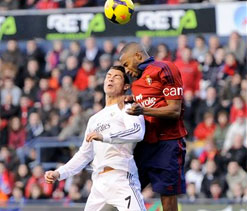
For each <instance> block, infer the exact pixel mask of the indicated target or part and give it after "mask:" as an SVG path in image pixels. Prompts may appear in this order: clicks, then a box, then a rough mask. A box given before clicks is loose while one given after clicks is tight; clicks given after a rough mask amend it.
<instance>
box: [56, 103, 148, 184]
mask: <svg viewBox="0 0 247 211" xmlns="http://www.w3.org/2000/svg"><path fill="white" fill-rule="evenodd" d="M130 106H131V105H130V104H128V105H125V107H124V109H122V110H120V109H119V107H118V105H117V104H114V105H111V106H106V107H105V108H104V109H102V110H101V111H99V112H98V113H96V114H95V115H93V116H92V117H91V118H90V119H89V121H88V126H87V129H86V132H85V135H84V141H83V143H82V146H81V147H80V149H79V151H78V152H77V153H76V154H75V155H74V156H73V158H71V160H70V161H69V162H68V163H66V164H65V165H64V166H61V167H60V168H58V169H57V171H58V172H59V174H60V178H59V180H63V179H66V178H68V177H70V176H72V175H75V174H77V173H79V172H80V171H81V170H82V169H83V168H85V167H86V165H87V164H89V163H90V162H91V161H92V163H91V165H92V167H93V175H97V174H98V173H100V172H101V171H103V169H104V167H106V166H109V167H112V168H114V169H117V170H124V171H126V172H130V173H132V174H137V167H136V165H135V161H134V158H133V149H134V147H135V145H136V143H137V142H139V141H142V140H143V137H144V133H145V121H144V117H143V116H142V115H139V116H133V115H128V114H127V113H126V109H127V108H130ZM93 131H96V132H99V133H101V134H102V135H103V142H101V141H92V142H87V141H86V136H87V134H88V133H90V132H93ZM123 142H124V143H123Z"/></svg>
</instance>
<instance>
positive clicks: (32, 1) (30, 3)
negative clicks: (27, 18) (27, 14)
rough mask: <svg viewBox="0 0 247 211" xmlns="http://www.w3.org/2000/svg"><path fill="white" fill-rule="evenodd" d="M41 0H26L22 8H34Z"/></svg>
mask: <svg viewBox="0 0 247 211" xmlns="http://www.w3.org/2000/svg"><path fill="white" fill-rule="evenodd" d="M38 1H39V0H25V1H24V2H23V5H22V7H21V9H33V8H34V7H35V5H36V3H37V2H38Z"/></svg>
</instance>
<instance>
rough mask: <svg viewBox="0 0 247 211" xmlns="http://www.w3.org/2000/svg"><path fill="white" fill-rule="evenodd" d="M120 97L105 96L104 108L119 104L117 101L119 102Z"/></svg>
mask: <svg viewBox="0 0 247 211" xmlns="http://www.w3.org/2000/svg"><path fill="white" fill-rule="evenodd" d="M121 98H122V95H121V96H106V100H105V102H106V103H105V104H106V106H111V105H114V104H117V103H119V101H120V100H121Z"/></svg>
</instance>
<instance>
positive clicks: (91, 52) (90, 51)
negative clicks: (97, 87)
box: [83, 37, 101, 67]
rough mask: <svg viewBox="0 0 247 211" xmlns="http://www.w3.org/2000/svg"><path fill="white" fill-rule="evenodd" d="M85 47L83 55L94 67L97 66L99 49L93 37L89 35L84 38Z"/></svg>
mask: <svg viewBox="0 0 247 211" xmlns="http://www.w3.org/2000/svg"><path fill="white" fill-rule="evenodd" d="M85 48H86V49H85V52H84V55H83V57H86V58H87V59H88V60H90V61H92V62H93V64H94V65H95V66H96V67H98V65H99V57H100V55H101V50H100V49H99V47H98V46H97V44H96V40H95V38H94V37H89V38H87V39H86V40H85Z"/></svg>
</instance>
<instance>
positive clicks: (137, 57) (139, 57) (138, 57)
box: [135, 52, 142, 61]
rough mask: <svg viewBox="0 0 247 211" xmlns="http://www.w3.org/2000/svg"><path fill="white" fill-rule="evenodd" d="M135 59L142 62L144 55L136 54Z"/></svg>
mask: <svg viewBox="0 0 247 211" xmlns="http://www.w3.org/2000/svg"><path fill="white" fill-rule="evenodd" d="M135 57H136V59H137V60H138V61H141V60H142V54H141V53H140V52H136V54H135Z"/></svg>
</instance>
